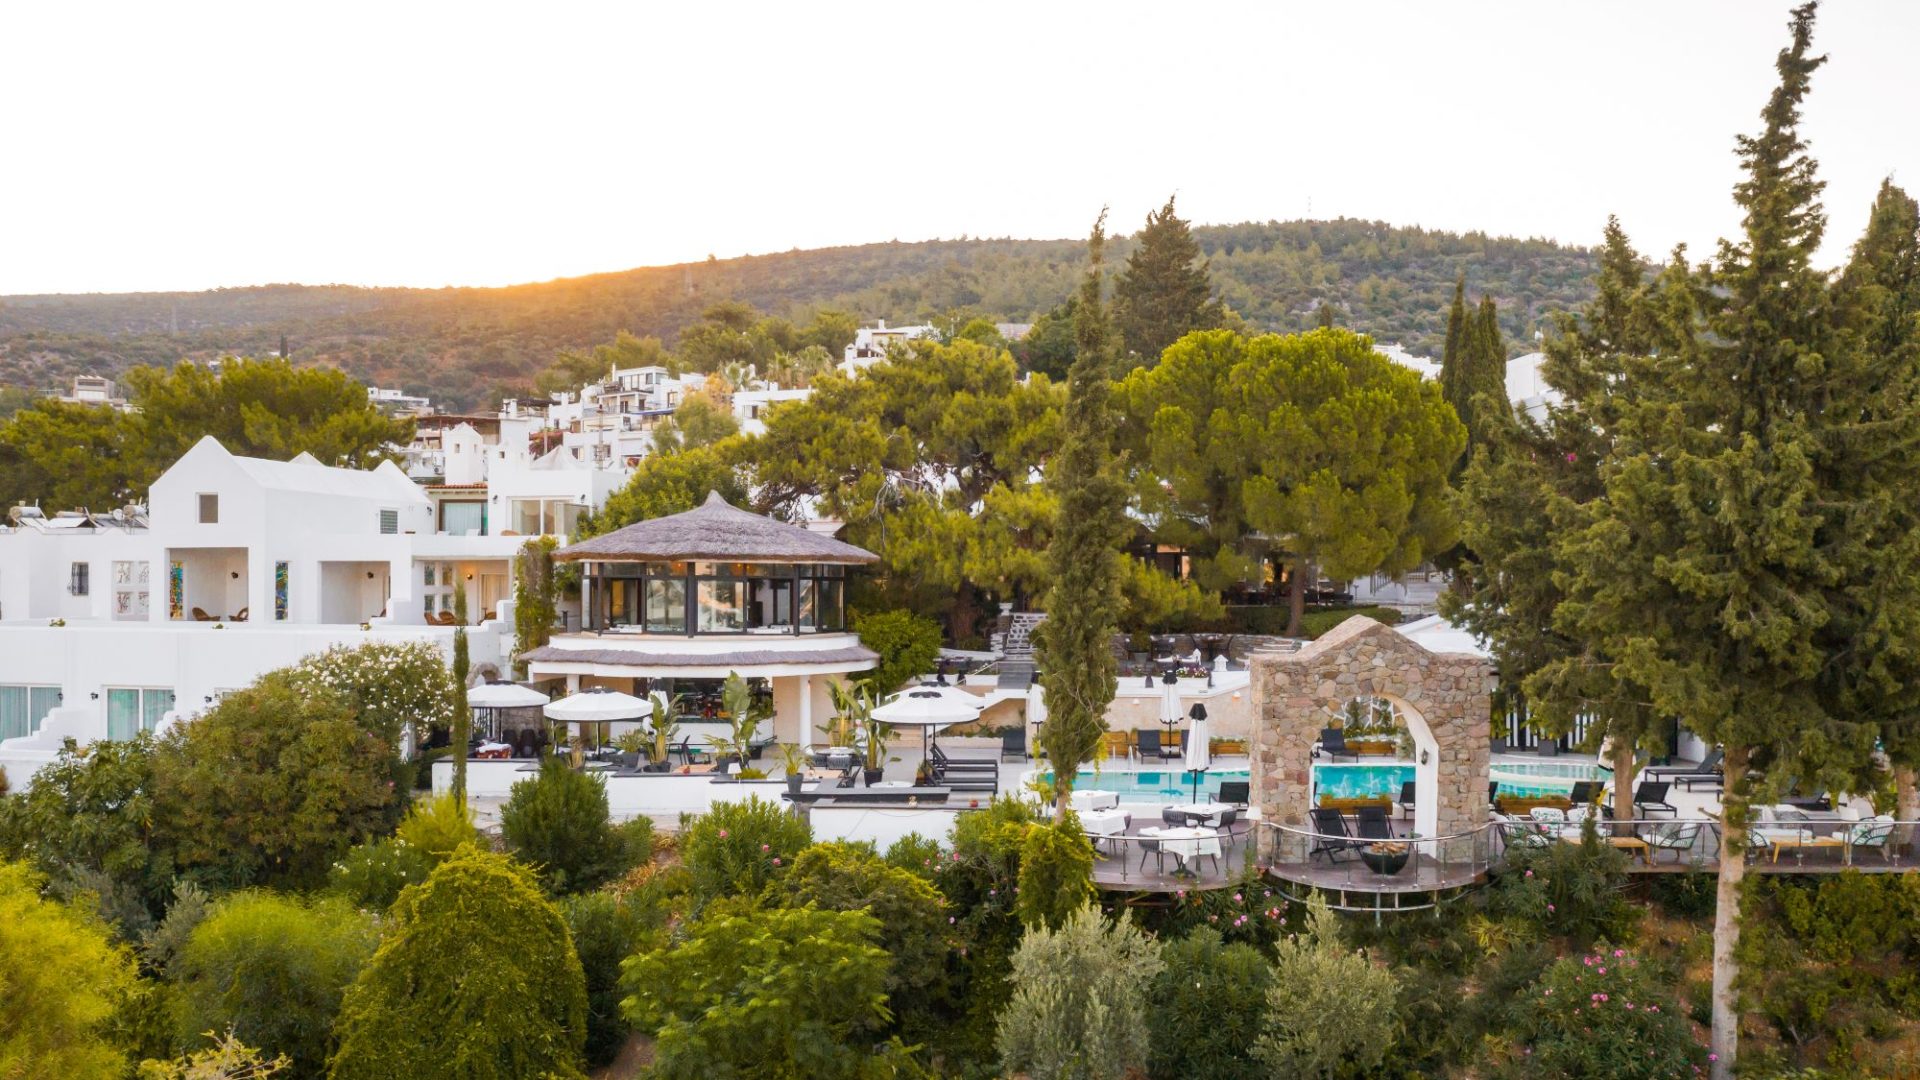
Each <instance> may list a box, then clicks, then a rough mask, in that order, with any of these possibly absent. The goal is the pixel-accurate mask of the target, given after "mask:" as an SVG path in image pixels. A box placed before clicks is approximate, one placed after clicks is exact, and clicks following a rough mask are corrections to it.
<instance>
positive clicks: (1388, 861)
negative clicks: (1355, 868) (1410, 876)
mask: <svg viewBox="0 0 1920 1080" xmlns="http://www.w3.org/2000/svg"><path fill="white" fill-rule="evenodd" d="M1412 854H1413V849H1412V845H1410V844H1408V843H1407V842H1406V841H1404V840H1376V841H1374V842H1373V843H1371V844H1368V845H1366V846H1365V847H1363V848H1361V849H1360V861H1361V862H1363V863H1366V864H1367V868H1368V869H1369V870H1372V871H1373V872H1374V873H1376V874H1382V875H1392V874H1397V873H1399V872H1400V871H1401V870H1403V869H1405V868H1406V865H1407V859H1408V857H1409V856H1411V855H1412Z"/></svg>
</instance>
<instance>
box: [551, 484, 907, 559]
mask: <svg viewBox="0 0 1920 1080" xmlns="http://www.w3.org/2000/svg"><path fill="white" fill-rule="evenodd" d="M553 557H554V558H555V559H559V560H562V561H566V562H579V561H582V560H592V561H595V562H600V561H606V562H622V561H625V562H641V561H645V562H682V561H700V562H763V563H847V564H860V563H871V562H879V561H880V557H879V556H878V555H875V554H874V553H873V552H871V551H868V550H866V549H865V548H857V547H854V546H853V545H852V544H846V543H842V542H840V541H838V540H835V539H833V538H832V537H830V536H821V535H820V534H819V533H816V532H810V531H808V530H807V529H803V528H801V527H800V526H798V525H789V524H787V523H786V522H784V521H775V520H774V519H772V518H769V517H762V516H760V515H759V514H752V513H748V512H747V511H745V510H741V509H739V508H737V507H734V506H730V505H728V504H727V500H725V499H723V498H721V497H720V493H719V492H717V491H715V492H710V493H709V494H708V495H707V501H706V502H704V503H702V504H701V505H699V506H698V507H695V508H694V509H692V510H689V511H687V512H686V513H684V514H669V515H668V516H666V517H661V518H654V519H653V520H651V521H640V522H635V523H634V524H632V525H629V526H627V527H626V528H624V529H616V530H614V531H613V532H610V533H608V534H606V535H605V536H596V537H594V538H593V539H591V540H582V541H580V542H579V543H577V544H568V545H567V546H566V547H563V548H561V549H560V550H559V551H556V552H554V553H553Z"/></svg>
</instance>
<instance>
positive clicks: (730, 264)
mask: <svg viewBox="0 0 1920 1080" xmlns="http://www.w3.org/2000/svg"><path fill="white" fill-rule="evenodd" d="M1194 236H1195V237H1196V239H1197V240H1198V241H1199V243H1200V245H1201V248H1202V250H1204V251H1205V252H1206V254H1207V257H1208V258H1209V259H1210V260H1211V264H1212V271H1213V279H1214V285H1215V288H1216V289H1217V291H1218V292H1219V294H1220V295H1221V297H1222V298H1223V299H1224V300H1225V301H1226V302H1227V303H1228V304H1229V305H1230V306H1231V307H1232V308H1233V309H1234V310H1236V311H1238V312H1239V313H1240V314H1241V315H1242V317H1244V318H1245V319H1246V320H1247V321H1248V322H1249V323H1250V324H1252V325H1253V326H1255V327H1257V328H1261V329H1273V330H1293V329H1300V328H1304V327H1306V326H1308V325H1311V324H1312V322H1313V315H1312V308H1313V305H1314V304H1315V303H1316V302H1317V301H1322V300H1331V301H1332V302H1334V303H1337V304H1338V305H1340V307H1341V308H1342V309H1343V311H1344V312H1345V315H1344V316H1343V319H1342V321H1343V322H1344V323H1345V324H1347V325H1350V326H1353V327H1354V328H1356V329H1359V330H1362V331H1364V332H1367V333H1371V334H1373V335H1374V336H1375V337H1376V338H1377V339H1379V340H1381V341H1387V342H1392V341H1397V342H1400V343H1402V344H1404V345H1405V346H1407V347H1408V348H1409V349H1411V350H1413V351H1415V352H1424V353H1430V354H1436V355H1437V354H1438V352H1439V350H1440V343H1441V338H1442V336H1443V335H1444V332H1445V320H1446V308H1447V303H1448V300H1449V299H1450V297H1451V292H1452V288H1453V281H1454V277H1455V275H1456V274H1457V273H1458V272H1459V271H1460V270H1461V269H1462V268H1464V269H1465V270H1466V272H1467V280H1468V286H1469V288H1470V289H1471V290H1472V291H1474V292H1475V293H1479V292H1482V291H1487V292H1491V293H1492V294H1493V295H1494V297H1495V298H1496V299H1497V300H1498V301H1499V304H1500V308H1501V314H1502V321H1503V323H1504V324H1505V328H1506V331H1507V333H1508V335H1509V336H1510V338H1511V339H1512V341H1513V343H1514V345H1515V347H1516V349H1518V348H1519V347H1520V346H1522V345H1524V344H1525V343H1527V342H1530V341H1531V340H1532V337H1533V332H1534V330H1535V329H1536V328H1538V327H1539V326H1540V325H1541V323H1542V321H1543V319H1545V318H1546V317H1547V316H1548V315H1550V314H1551V313H1553V312H1555V311H1562V310H1566V309H1568V308H1570V307H1572V306H1574V305H1576V304H1578V303H1579V302H1580V301H1582V300H1584V299H1585V298H1586V296H1587V295H1588V293H1589V291H1590V278H1591V275H1592V272H1593V270H1594V266H1595V262H1594V258H1593V256H1592V254H1591V253H1590V252H1588V251H1587V250H1586V249H1583V248H1569V247H1563V246H1561V245H1558V244H1555V243H1551V242H1549V241H1544V240H1514V239H1506V238H1494V237H1488V236H1485V235H1482V234H1478V233H1467V234H1455V233H1446V232H1435V231H1429V230H1425V229H1418V228H1400V227H1395V226H1390V225H1386V224H1384V223H1381V222H1368V221H1358V220H1347V219H1343V220H1338V221H1295V222H1267V223H1264V224H1253V223H1250V224H1243V225H1226V226H1204V227H1198V228H1195V229H1194ZM1115 248H1116V251H1115V255H1116V258H1117V259H1118V260H1124V259H1125V257H1126V254H1127V251H1128V250H1129V248H1130V244H1129V241H1128V240H1126V239H1124V238H1123V239H1121V240H1120V241H1119V242H1118V243H1117V244H1116V245H1115ZM1083 250H1084V247H1083V245H1082V243H1081V242H1080V241H1078V240H971V239H960V240H933V241H926V242H921V243H898V242H895V243H886V244H868V245H863V246H859V247H843V248H824V249H818V250H812V251H790V252H785V253H781V254H775V255H755V256H748V257H744V258H737V259H718V260H715V259H710V260H708V261H706V262H703V263H691V264H684V265H677V266H661V267H644V268H641V269H636V270H626V271H620V272H616V273H607V274H595V275H592V276H589V277H580V278H568V279H562V280H558V281H550V282H543V283H539V284H529V285H515V286H509V287H506V288H497V289H397V288H391V289H381V288H358V287H352V286H341V285H323V286H302V285H264V286H257V287H252V288H238V289H218V290H212V291H208V292H198V293H124V294H101V295H65V296H8V297H0V386H10V387H26V388H37V387H48V386H56V385H61V384H63V383H64V382H65V381H66V380H67V379H68V378H70V377H71V376H72V375H74V374H78V373H82V372H88V371H93V372H98V373H100V374H105V375H114V374H117V373H118V372H120V371H122V370H124V369H125V368H127V367H129V366H131V365H134V364H140V363H164V362H170V361H172V360H174V359H177V358H180V357H196V358H206V357H213V356H218V355H221V354H227V353H238V354H261V353H266V352H271V351H273V350H275V349H277V348H278V346H279V343H280V338H281V336H282V335H285V336H286V337H287V339H288V341H289V342H290V344H291V347H292V352H293V355H294V358H295V359H296V360H300V361H305V362H314V363H326V364H332V365H336V366H338V367H341V368H343V369H345V370H347V371H348V372H350V373H352V374H353V375H355V376H357V377H359V378H361V379H363V380H366V381H368V382H370V383H375V384H378V385H382V386H398V387H403V388H406V389H408V390H412V391H416V392H425V393H427V394H429V395H431V396H433V397H434V398H436V399H437V400H442V401H444V402H446V403H447V404H450V405H457V406H472V405H476V404H480V403H483V402H485V401H487V400H490V399H491V398H492V397H494V396H495V395H497V394H499V393H501V392H503V391H506V390H511V389H514V388H518V387H523V386H524V385H525V384H526V382H527V381H528V380H529V379H530V377H531V376H532V374H533V372H535V371H537V370H538V369H539V368H541V367H542V366H544V365H545V364H546V363H547V362H548V361H550V360H551V359H552V358H553V356H554V354H555V353H557V352H559V351H561V350H566V349H581V348H585V347H588V346H591V345H594V344H597V343H599V342H604V341H608V340H611V339H612V338H613V336H614V334H615V333H616V332H618V331H620V330H628V331H631V332H633V333H635V334H641V335H654V336H657V337H660V338H663V339H665V340H667V341H668V342H669V343H671V341H672V340H673V338H674V336H675V335H676V334H677V333H678V332H679V331H680V330H681V329H682V328H683V327H685V326H687V325H688V324H690V323H691V322H693V321H694V320H696V319H697V318H698V317H699V313H700V311H701V310H702V309H703V308H704V307H706V306H707V305H708V304H710V303H713V302H714V301H717V300H722V299H738V300H744V301H746V302H748V303H750V304H752V305H754V306H755V307H756V308H759V309H761V310H762V311H766V312H769V313H775V314H795V313H802V312H805V311H807V310H808V309H813V308H823V307H825V308H839V309H842V310H846V311H850V312H852V313H854V314H856V315H858V316H859V317H860V318H861V319H862V320H872V319H887V320H889V321H893V322H907V321H917V320H921V319H925V318H928V317H930V316H934V315H941V314H948V313H961V314H968V315H975V314H978V315H987V316H992V317H995V318H997V319H1001V320H1006V321H1015V322H1025V321H1031V320H1032V319H1033V318H1034V317H1035V316H1037V315H1039V314H1041V313H1042V312H1045V311H1047V310H1049V309H1050V308H1052V307H1054V306H1055V305H1056V304H1058V303H1060V302H1061V301H1062V300H1063V299H1065V297H1066V296H1067V294H1068V293H1069V291H1070V290H1071V288H1072V286H1073V281H1074V278H1075V275H1076V274H1077V273H1078V271H1079V266H1080V259H1081V257H1082V252H1083Z"/></svg>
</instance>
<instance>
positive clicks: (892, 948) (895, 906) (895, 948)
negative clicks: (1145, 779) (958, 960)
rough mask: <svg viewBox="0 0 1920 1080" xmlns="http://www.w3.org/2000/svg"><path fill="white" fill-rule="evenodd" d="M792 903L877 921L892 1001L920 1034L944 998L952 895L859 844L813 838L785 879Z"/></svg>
mask: <svg viewBox="0 0 1920 1080" xmlns="http://www.w3.org/2000/svg"><path fill="white" fill-rule="evenodd" d="M780 888H781V890H782V891H783V892H784V893H785V896H786V900H787V903H788V904H789V905H791V906H794V907H800V906H804V905H807V904H811V905H814V906H815V907H821V908H827V909H830V910H833V911H864V912H866V913H868V914H869V915H872V916H873V917H874V918H875V919H878V920H879V922H880V932H879V937H878V938H877V939H876V942H875V943H876V944H878V945H879V946H880V947H881V948H882V949H885V950H886V953H887V956H888V967H887V982H886V990H887V1004H888V1006H889V1007H890V1008H891V1009H892V1010H893V1014H894V1017H895V1019H896V1020H898V1021H900V1023H901V1025H902V1026H903V1027H906V1028H907V1029H908V1030H909V1031H910V1032H911V1033H912V1034H911V1035H910V1036H909V1041H918V1039H919V1038H920V1037H921V1036H922V1035H924V1034H925V1033H926V1032H927V1031H928V1030H929V1029H931V1028H933V1027H935V1026H936V1025H937V1023H938V1018H937V1017H935V1016H933V1015H932V1013H933V1011H934V1010H935V1009H936V1008H939V1007H942V1006H944V1005H945V1004H946V1001H947V995H948V989H949V987H948V967H949V959H950V957H951V956H952V954H953V953H954V951H955V946H956V941H955V937H956V934H955V933H954V927H953V924H951V923H949V922H948V916H947V902H946V899H945V898H944V897H942V896H941V895H940V894H939V892H937V891H936V890H935V889H934V887H933V886H932V885H930V884H928V883H927V881H926V880H925V879H924V878H921V877H918V876H916V875H914V874H910V873H908V872H907V871H905V870H901V869H899V868H897V867H893V866H889V865H887V864H886V863H885V862H883V861H881V859H880V857H879V856H877V855H875V854H873V852H872V850H870V849H868V848H866V847H864V846H862V845H856V844H837V843H834V844H815V845H814V846H812V847H810V848H807V849H806V850H804V851H802V852H801V853H800V854H799V855H797V856H795V857H794V860H793V867H792V869H790V870H789V871H788V872H787V875H786V877H785V878H783V879H782V880H781V882H780Z"/></svg>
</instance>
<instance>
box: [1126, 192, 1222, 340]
mask: <svg viewBox="0 0 1920 1080" xmlns="http://www.w3.org/2000/svg"><path fill="white" fill-rule="evenodd" d="M1113 293H1114V308H1115V314H1116V316H1117V317H1118V319H1117V321H1118V322H1119V324H1120V333H1121V337H1122V339H1123V341H1124V343H1125V345H1126V347H1127V351H1128V352H1130V353H1132V354H1133V355H1134V356H1135V357H1137V358H1138V359H1139V360H1141V361H1143V362H1145V363H1147V364H1153V363H1155V362H1157V361H1158V360H1159V359H1160V354H1161V353H1162V352H1164V351H1165V350H1166V348H1167V346H1169V345H1171V344H1173V343H1174V342H1176V341H1178V340H1180V339H1181V338H1183V337H1185V336H1186V335H1187V334H1189V333H1191V332H1192V331H1195V330H1211V329H1213V328H1214V327H1217V326H1219V325H1220V320H1221V315H1222V312H1221V309H1220V304H1219V302H1218V301H1216V300H1214V299H1212V294H1213V282H1212V279H1211V278H1210V277H1209V276H1208V274H1207V264H1206V262H1205V260H1203V259H1202V258H1201V257H1200V244H1199V243H1198V242H1197V241H1196V240H1194V238H1193V231H1192V230H1191V229H1189V228H1188V227H1187V223H1186V222H1185V221H1183V220H1181V219H1180V218H1179V217H1178V216H1177V215H1175V214H1174V212H1173V196H1171V195H1169V196H1167V204H1166V205H1165V206H1163V207H1161V208H1160V209H1159V210H1157V211H1155V212H1153V213H1150V214H1148V215H1147V224H1146V227H1145V228H1144V229H1142V230H1140V242H1139V244H1138V246H1136V247H1135V248H1134V249H1133V254H1131V255H1129V256H1127V269H1126V271H1125V272H1124V273H1122V274H1121V275H1120V277H1119V279H1118V280H1116V281H1115V282H1114V289H1113Z"/></svg>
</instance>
